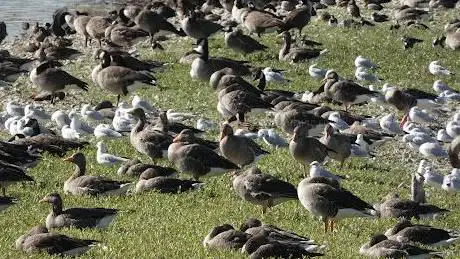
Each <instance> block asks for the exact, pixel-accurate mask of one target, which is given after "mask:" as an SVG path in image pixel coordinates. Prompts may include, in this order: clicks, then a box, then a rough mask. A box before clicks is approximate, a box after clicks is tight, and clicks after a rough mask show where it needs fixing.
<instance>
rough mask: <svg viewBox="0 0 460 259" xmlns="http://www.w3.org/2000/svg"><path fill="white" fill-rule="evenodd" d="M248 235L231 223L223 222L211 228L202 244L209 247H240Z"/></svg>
mask: <svg viewBox="0 0 460 259" xmlns="http://www.w3.org/2000/svg"><path fill="white" fill-rule="evenodd" d="M250 237H251V235H249V234H247V233H245V232H243V231H240V230H236V229H234V228H233V226H232V225H229V224H223V225H219V226H216V227H214V228H212V230H211V231H210V232H209V234H208V235H206V237H205V238H204V240H203V245H204V247H205V248H209V249H241V248H242V247H243V246H244V244H245V243H246V241H248V239H249V238H250Z"/></svg>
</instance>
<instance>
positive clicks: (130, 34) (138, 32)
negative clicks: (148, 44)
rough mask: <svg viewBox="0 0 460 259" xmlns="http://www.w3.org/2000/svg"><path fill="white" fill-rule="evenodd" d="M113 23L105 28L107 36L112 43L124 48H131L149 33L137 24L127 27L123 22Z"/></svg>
mask: <svg viewBox="0 0 460 259" xmlns="http://www.w3.org/2000/svg"><path fill="white" fill-rule="evenodd" d="M114 23H115V24H112V25H111V26H109V27H107V28H106V29H105V32H104V34H105V38H106V39H108V40H110V41H111V42H112V43H114V44H116V45H118V46H122V47H124V48H131V47H132V46H134V45H136V44H137V43H139V42H140V41H141V40H142V39H143V38H144V37H147V36H149V34H148V33H147V32H145V31H143V30H142V29H140V28H139V27H137V26H133V27H127V26H124V25H121V24H117V23H116V22H114Z"/></svg>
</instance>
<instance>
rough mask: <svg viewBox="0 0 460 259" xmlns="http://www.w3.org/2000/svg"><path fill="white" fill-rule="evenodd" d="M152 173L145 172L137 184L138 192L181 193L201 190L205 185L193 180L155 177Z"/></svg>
mask: <svg viewBox="0 0 460 259" xmlns="http://www.w3.org/2000/svg"><path fill="white" fill-rule="evenodd" d="M151 172H152V171H148V170H147V171H145V172H143V173H142V174H141V175H140V177H139V182H137V184H136V192H137V193H139V192H145V191H150V190H153V191H157V192H160V193H181V192H186V191H189V190H193V189H199V188H201V187H202V186H203V185H204V183H202V182H199V181H193V180H182V179H177V178H169V177H165V176H155V174H154V173H151Z"/></svg>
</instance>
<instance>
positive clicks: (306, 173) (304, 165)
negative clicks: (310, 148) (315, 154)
mask: <svg viewBox="0 0 460 259" xmlns="http://www.w3.org/2000/svg"><path fill="white" fill-rule="evenodd" d="M302 166H303V177H305V178H307V177H308V172H307V165H306V164H302Z"/></svg>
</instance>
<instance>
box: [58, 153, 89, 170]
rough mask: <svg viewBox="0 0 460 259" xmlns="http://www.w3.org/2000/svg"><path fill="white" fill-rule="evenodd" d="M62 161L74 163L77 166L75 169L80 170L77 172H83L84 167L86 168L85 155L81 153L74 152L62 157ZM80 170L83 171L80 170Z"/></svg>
mask: <svg viewBox="0 0 460 259" xmlns="http://www.w3.org/2000/svg"><path fill="white" fill-rule="evenodd" d="M63 161H65V162H70V163H73V164H75V165H76V166H77V170H80V171H79V173H80V174H81V173H84V169H85V168H86V157H85V155H84V154H83V153H81V152H78V153H74V154H73V155H71V156H69V157H67V158H64V159H63ZM82 170H83V172H81V171H82Z"/></svg>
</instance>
